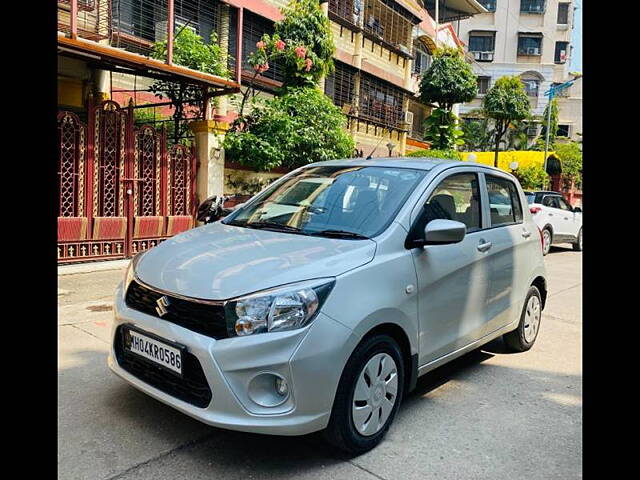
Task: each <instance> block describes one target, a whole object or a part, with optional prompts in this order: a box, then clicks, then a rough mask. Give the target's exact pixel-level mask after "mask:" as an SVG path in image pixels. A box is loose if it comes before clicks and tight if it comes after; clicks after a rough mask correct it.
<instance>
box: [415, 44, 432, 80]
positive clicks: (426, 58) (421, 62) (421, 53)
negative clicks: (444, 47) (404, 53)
mask: <svg viewBox="0 0 640 480" xmlns="http://www.w3.org/2000/svg"><path fill="white" fill-rule="evenodd" d="M430 66H431V55H429V53H428V52H427V51H426V50H425V49H423V48H421V47H420V46H419V45H417V44H416V45H414V47H413V73H416V74H418V75H420V74H421V73H422V72H424V71H425V70H427V69H428V68H429V67H430Z"/></svg>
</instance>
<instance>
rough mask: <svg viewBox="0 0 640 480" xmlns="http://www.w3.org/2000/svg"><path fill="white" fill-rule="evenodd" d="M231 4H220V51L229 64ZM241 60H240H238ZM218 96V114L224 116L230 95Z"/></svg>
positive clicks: (225, 61)
mask: <svg viewBox="0 0 640 480" xmlns="http://www.w3.org/2000/svg"><path fill="white" fill-rule="evenodd" d="M229 8H230V7H229V5H228V4H226V3H221V4H220V23H219V27H218V42H219V43H220V51H221V53H222V55H221V57H222V62H223V64H224V65H227V64H228V60H229V25H230V22H231V17H230V13H229ZM238 61H239V60H238ZM216 98H217V106H216V115H220V116H221V117H224V116H226V115H227V111H228V109H229V96H228V95H222V96H220V97H216Z"/></svg>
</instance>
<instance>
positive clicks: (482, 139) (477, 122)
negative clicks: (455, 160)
mask: <svg viewBox="0 0 640 480" xmlns="http://www.w3.org/2000/svg"><path fill="white" fill-rule="evenodd" d="M461 128H462V134H463V135H462V139H463V141H464V144H463V145H462V150H464V151H466V152H473V151H477V152H481V151H483V150H487V149H489V148H491V145H492V138H493V129H491V128H490V125H489V120H488V119H486V118H477V119H474V120H471V121H469V122H463V123H462V124H461Z"/></svg>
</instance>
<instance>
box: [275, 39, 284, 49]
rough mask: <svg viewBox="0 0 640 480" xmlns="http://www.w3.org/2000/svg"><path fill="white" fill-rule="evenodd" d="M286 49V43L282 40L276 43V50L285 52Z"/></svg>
mask: <svg viewBox="0 0 640 480" xmlns="http://www.w3.org/2000/svg"><path fill="white" fill-rule="evenodd" d="M284 47H285V43H284V42H283V41H282V40H278V41H277V42H276V49H277V50H280V51H282V50H284Z"/></svg>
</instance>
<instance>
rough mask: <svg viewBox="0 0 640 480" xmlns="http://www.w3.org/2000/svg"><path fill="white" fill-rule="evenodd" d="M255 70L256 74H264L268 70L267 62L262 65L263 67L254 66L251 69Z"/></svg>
mask: <svg viewBox="0 0 640 480" xmlns="http://www.w3.org/2000/svg"><path fill="white" fill-rule="evenodd" d="M253 68H254V69H255V71H256V72H258V73H262V72H266V71H267V70H269V62H266V63H264V64H263V65H256V66H255V67H253Z"/></svg>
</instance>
